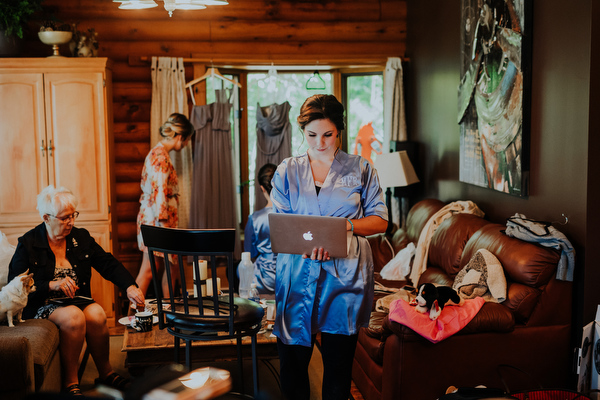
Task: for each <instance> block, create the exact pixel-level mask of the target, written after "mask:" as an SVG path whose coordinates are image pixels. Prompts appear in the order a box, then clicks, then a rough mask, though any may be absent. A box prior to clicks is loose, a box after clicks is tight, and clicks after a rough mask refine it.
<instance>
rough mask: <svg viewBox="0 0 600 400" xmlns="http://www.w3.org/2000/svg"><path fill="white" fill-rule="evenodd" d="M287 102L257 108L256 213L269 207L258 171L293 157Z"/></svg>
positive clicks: (289, 107) (289, 106) (288, 104)
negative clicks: (259, 181) (261, 188)
mask: <svg viewBox="0 0 600 400" xmlns="http://www.w3.org/2000/svg"><path fill="white" fill-rule="evenodd" d="M291 108H292V106H291V105H290V103H288V102H287V101H286V102H284V103H282V104H271V105H270V106H266V107H261V106H260V104H258V105H257V107H256V147H257V149H256V150H257V151H256V167H255V169H254V171H255V176H254V211H257V210H260V209H262V208H263V207H264V206H266V205H267V200H266V199H265V197H264V196H263V194H262V191H261V190H260V184H259V183H258V177H257V176H256V174H258V171H259V170H260V168H261V167H262V166H263V165H265V164H267V163H271V164H275V165H279V163H280V162H282V161H283V160H284V159H285V158H287V157H290V156H291V155H292V125H291V124H290V109H291Z"/></svg>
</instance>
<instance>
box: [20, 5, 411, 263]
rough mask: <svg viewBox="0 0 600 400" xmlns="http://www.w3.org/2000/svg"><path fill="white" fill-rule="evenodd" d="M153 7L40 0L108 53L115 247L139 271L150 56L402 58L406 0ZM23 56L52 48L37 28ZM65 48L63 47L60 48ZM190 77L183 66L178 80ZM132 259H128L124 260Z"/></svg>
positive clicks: (191, 72) (324, 61) (298, 59)
mask: <svg viewBox="0 0 600 400" xmlns="http://www.w3.org/2000/svg"><path fill="white" fill-rule="evenodd" d="M158 3H159V6H158V7H156V8H153V9H150V10H119V9H118V5H119V3H114V2H112V0H45V1H44V3H43V4H44V7H45V8H46V9H47V10H50V11H52V12H53V13H54V15H55V16H56V17H57V18H58V19H60V20H62V21H63V22H66V23H73V22H77V23H78V29H79V30H80V31H86V30H87V29H88V28H94V29H95V30H96V31H97V32H98V42H99V44H100V47H99V50H98V56H101V57H108V58H110V59H111V60H113V61H114V69H113V99H114V105H113V112H114V137H115V156H114V163H115V165H114V170H115V172H116V198H117V203H116V204H115V205H114V210H115V215H116V218H117V227H118V228H117V232H116V237H113V239H115V243H116V244H117V247H116V248H115V249H114V250H115V253H116V255H117V256H118V257H119V258H120V259H121V260H122V261H123V262H124V263H125V265H127V266H128V268H130V270H132V273H137V269H135V268H137V265H139V260H141V253H140V252H139V250H138V249H137V242H136V225H135V219H136V216H137V211H138V204H139V203H138V200H139V196H140V188H139V181H140V176H141V170H142V164H143V160H144V158H145V156H146V154H147V153H148V151H149V150H150V144H149V138H150V133H149V126H150V104H151V89H152V83H151V78H150V67H149V64H148V63H147V62H143V61H141V62H140V59H142V58H147V57H150V56H172V57H191V56H192V55H194V57H196V56H197V55H202V56H203V57H205V58H206V59H207V60H215V61H217V60H221V61H223V60H237V62H239V63H243V61H244V60H247V62H248V63H252V62H259V61H260V62H263V63H265V64H267V63H269V61H272V62H275V63H276V64H277V63H286V62H287V63H296V62H302V61H303V62H304V63H319V64H322V65H326V64H331V63H332V62H334V61H335V62H338V63H341V64H344V63H351V62H353V61H358V62H362V61H364V60H369V59H373V60H379V62H381V60H385V59H386V58H387V57H390V56H400V57H402V56H404V55H405V54H404V53H405V42H406V25H407V24H406V1H405V0H368V1H365V0H336V1H333V0H330V1H327V0H229V3H230V4H229V5H227V6H209V8H207V9H205V10H197V11H179V10H177V11H175V13H174V15H173V17H171V18H169V16H168V14H167V12H166V11H165V10H164V8H163V3H162V1H158ZM32 30H33V31H34V33H33V34H32V36H31V37H29V39H28V41H27V48H26V53H25V54H24V56H35V57H40V56H46V55H50V54H51V49H50V48H49V46H46V45H43V44H42V43H40V42H39V40H37V36H33V35H37V34H35V31H37V26H36V25H35V24H32ZM67 52H68V49H66V48H63V49H61V53H62V54H65V53H67ZM193 76H194V69H193V66H192V65H191V64H190V66H189V67H186V78H187V80H191V79H192V78H193ZM130 266H131V267H130Z"/></svg>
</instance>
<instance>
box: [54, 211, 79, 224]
mask: <svg viewBox="0 0 600 400" xmlns="http://www.w3.org/2000/svg"><path fill="white" fill-rule="evenodd" d="M48 215H49V216H51V217H53V218H56V219H57V220H59V221H60V222H62V223H63V224H66V223H67V222H69V221H70V220H71V218H73V221H75V220H76V219H77V217H79V211H75V212H74V213H73V214H71V215H67V216H66V217H57V216H56V215H52V214H48Z"/></svg>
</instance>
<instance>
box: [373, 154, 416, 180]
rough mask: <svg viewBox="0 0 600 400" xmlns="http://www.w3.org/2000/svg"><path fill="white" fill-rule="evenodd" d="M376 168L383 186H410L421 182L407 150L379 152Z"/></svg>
mask: <svg viewBox="0 0 600 400" xmlns="http://www.w3.org/2000/svg"><path fill="white" fill-rule="evenodd" d="M375 168H376V169H377V175H379V183H380V185H381V186H382V187H388V188H391V187H400V186H408V185H412V184H413V183H417V182H419V178H417V174H416V173H415V169H414V168H413V165H412V164H411V162H410V160H409V159H408V153H406V151H405V150H402V151H397V152H394V153H384V154H378V155H377V158H376V159H375Z"/></svg>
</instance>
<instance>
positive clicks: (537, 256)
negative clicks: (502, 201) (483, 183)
mask: <svg viewBox="0 0 600 400" xmlns="http://www.w3.org/2000/svg"><path fill="white" fill-rule="evenodd" d="M505 228H506V227H505V226H504V225H500V224H488V225H485V226H483V227H482V228H481V229H479V230H478V231H477V232H476V233H475V234H474V235H473V236H472V237H471V239H470V240H469V241H468V242H467V244H466V246H465V250H464V252H463V255H462V259H461V263H460V264H461V268H462V267H464V266H465V265H466V264H467V263H468V262H469V260H470V259H471V257H473V255H474V254H475V252H476V251H477V250H479V249H487V250H489V251H490V252H491V253H492V254H494V255H495V256H496V258H498V260H499V261H500V263H501V264H502V266H503V267H504V272H505V274H506V278H507V279H510V280H512V281H514V282H519V283H522V284H524V285H527V286H531V287H541V286H544V285H546V284H547V283H548V282H549V281H550V278H552V276H553V275H554V274H556V265H557V264H558V260H559V259H560V253H559V252H558V251H557V250H555V249H551V248H548V247H542V246H540V245H537V244H535V243H528V242H525V241H523V240H519V239H516V238H511V237H508V236H506V235H505V234H504V233H503V231H504V229H505Z"/></svg>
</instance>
